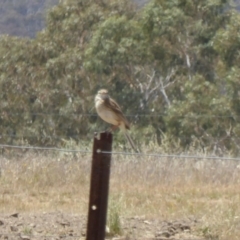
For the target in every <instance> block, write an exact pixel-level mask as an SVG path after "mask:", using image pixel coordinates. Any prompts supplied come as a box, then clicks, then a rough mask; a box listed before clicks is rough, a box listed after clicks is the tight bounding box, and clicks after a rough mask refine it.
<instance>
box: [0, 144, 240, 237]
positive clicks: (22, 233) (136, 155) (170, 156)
mask: <svg viewBox="0 0 240 240" xmlns="http://www.w3.org/2000/svg"><path fill="white" fill-rule="evenodd" d="M0 148H10V149H20V150H24V149H28V150H37V151H40V153H41V152H42V151H51V152H67V153H83V154H87V155H89V156H90V155H91V154H92V151H90V150H85V149H68V148H57V147H44V146H27V145H9V144H0ZM99 153H100V151H99ZM102 153H105V154H113V155H116V156H121V157H122V158H123V159H124V157H125V156H131V157H134V158H135V159H137V161H138V163H139V162H140V160H141V159H143V158H144V157H146V158H147V157H150V158H153V159H156V162H157V161H158V162H160V161H161V160H162V159H165V160H166V159H176V160H178V159H188V160H199V159H204V160H205V159H206V160H216V161H222V160H223V161H240V158H233V157H217V156H207V155H203V156H200V155H187V154H161V153H153V152H151V153H145V152H140V153H133V152H125V151H112V152H108V151H102ZM88 160H89V159H88ZM0 161H1V158H0ZM30 161H31V159H30ZM153 163H154V162H153ZM165 163H166V164H168V163H167V162H166V161H165ZM118 164H121V163H118ZM124 164H126V163H124V162H123V165H124ZM88 165H90V161H88ZM113 165H114V164H113ZM138 165H140V164H136V163H133V165H129V168H130V169H129V171H126V169H127V168H126V169H122V170H121V172H119V175H121V178H124V176H123V172H124V174H126V175H129V176H130V175H131V174H132V171H134V172H137V173H136V174H137V175H139V177H138V178H139V179H140V180H139V181H142V183H144V182H145V181H146V179H147V178H149V177H152V176H153V175H154V174H156V175H158V174H159V173H160V174H162V173H164V172H168V169H167V168H162V172H159V169H160V168H161V166H157V165H155V166H154V169H153V168H152V169H147V165H146V167H144V168H142V167H141V169H140V167H138ZM152 165H153V164H152ZM118 166H119V165H116V166H113V168H114V169H113V172H114V174H115V173H117V172H116V171H118V170H117V168H118ZM169 167H170V168H171V166H169ZM65 170H66V169H65ZM88 170H89V169H88ZM155 170H156V173H155V172H154V171H155ZM141 171H143V172H141ZM173 171H174V170H173ZM20 173H21V171H20ZM220 174H221V173H219V174H218V175H216V178H214V179H217V177H218V176H219V175H220ZM145 175H146V176H145ZM175 175H176V173H174V176H175ZM189 176H190V174H189ZM189 176H187V177H189ZM231 176H232V173H231ZM131 177H132V175H131ZM166 177H167V178H168V179H170V178H171V176H170V175H169V174H167V176H166ZM162 179H163V174H162ZM154 181H156V179H154ZM0 220H1V215H0ZM0 223H1V222H0ZM79 225H80V223H79ZM28 229H30V228H28V226H27V225H26V227H25V230H23V231H19V232H16V233H11V232H9V231H8V232H4V231H0V239H1V238H3V239H9V240H11V239H12V240H15V239H26V240H34V239H35V240H38V239H46V240H48V239H49V240H57V239H65V240H72V239H78V240H80V239H85V235H84V231H85V230H84V229H85V228H84V227H81V226H79V231H74V232H72V231H70V232H68V226H67V227H64V231H61V228H60V226H59V228H57V229H58V232H57V233H56V234H55V233H54V234H52V233H49V234H45V233H44V232H43V233H35V229H33V230H32V231H33V232H34V234H32V233H28V232H27V230H28ZM0 230H1V228H0ZM29 231H30V230H29ZM63 232H64V233H63ZM81 232H83V234H81ZM79 233H80V234H79ZM173 237H174V236H173ZM120 239H121V238H120ZM122 239H124V238H122ZM129 239H131V238H129ZM134 239H139V240H140V239H141V238H134ZM151 239H153V238H151ZM156 239H157V238H156ZM173 239H174V238H173ZM181 239H182V240H197V239H198V240H204V238H194V237H193V238H181ZM144 240H147V238H144ZM149 240H150V239H149Z"/></svg>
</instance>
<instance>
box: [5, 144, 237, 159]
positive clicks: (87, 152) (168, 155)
mask: <svg viewBox="0 0 240 240" xmlns="http://www.w3.org/2000/svg"><path fill="white" fill-rule="evenodd" d="M0 148H12V149H21V150H24V149H30V150H44V151H56V152H69V153H85V154H92V151H90V150H80V149H67V148H57V147H41V146H20V145H9V144H0ZM102 153H106V154H113V155H123V156H124V155H125V156H135V157H137V158H138V157H154V158H176V159H177V158H179V159H208V160H226V161H227V160H231V161H240V158H235V157H226V156H222V157H219V156H208V155H202V156H201V155H187V154H161V153H144V152H138V153H135V152H118V151H112V152H106V151H102Z"/></svg>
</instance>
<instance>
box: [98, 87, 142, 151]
mask: <svg viewBox="0 0 240 240" xmlns="http://www.w3.org/2000/svg"><path fill="white" fill-rule="evenodd" d="M95 108H96V111H97V114H98V115H99V117H100V118H101V119H102V120H103V121H105V122H107V123H110V124H111V125H112V128H111V131H113V130H115V129H116V128H118V127H119V128H120V129H121V130H122V131H123V133H124V135H125V137H126V138H127V140H128V142H129V143H130V145H131V147H132V148H133V150H134V151H135V152H138V150H137V148H136V146H135V144H134V143H133V140H132V138H131V137H130V135H129V134H128V132H127V131H128V130H130V124H129V122H128V120H127V119H126V117H125V116H124V115H123V113H122V110H121V108H120V106H119V105H118V104H117V102H116V101H115V100H113V99H112V98H111V97H110V96H109V94H108V90H106V89H101V90H99V91H98V92H97V95H96V96H95Z"/></svg>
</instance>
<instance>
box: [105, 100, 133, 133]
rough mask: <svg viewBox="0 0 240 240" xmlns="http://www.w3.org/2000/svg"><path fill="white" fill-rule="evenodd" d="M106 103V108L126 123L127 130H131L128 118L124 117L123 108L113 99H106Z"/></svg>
mask: <svg viewBox="0 0 240 240" xmlns="http://www.w3.org/2000/svg"><path fill="white" fill-rule="evenodd" d="M105 103H106V107H108V108H109V109H111V110H112V111H113V112H114V113H115V114H116V115H118V116H119V117H120V118H121V119H122V120H123V121H124V123H125V127H126V128H127V129H130V124H129V122H128V120H127V119H126V117H125V116H124V115H123V113H122V110H121V107H120V106H119V105H118V104H117V103H116V102H115V101H114V100H113V99H112V98H111V100H110V99H109V98H107V99H105Z"/></svg>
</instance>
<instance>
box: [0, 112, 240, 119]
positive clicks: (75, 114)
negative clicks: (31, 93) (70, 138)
mask: <svg viewBox="0 0 240 240" xmlns="http://www.w3.org/2000/svg"><path fill="white" fill-rule="evenodd" d="M4 113H5V114H7V115H11V116H19V115H21V116H22V115H32V116H57V117H72V116H86V117H98V115H97V114H95V113H64V114H63V113H47V112H15V113H13V112H8V111H5V112H4ZM2 115H3V114H2ZM125 116H126V117H164V116H167V114H157V113H156V114H155V113H138V112H136V113H131V114H125ZM174 116H175V117H183V118H200V117H202V118H236V117H240V116H234V115H214V114H198V115H195V116H193V115H192V116H190V115H174Z"/></svg>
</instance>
